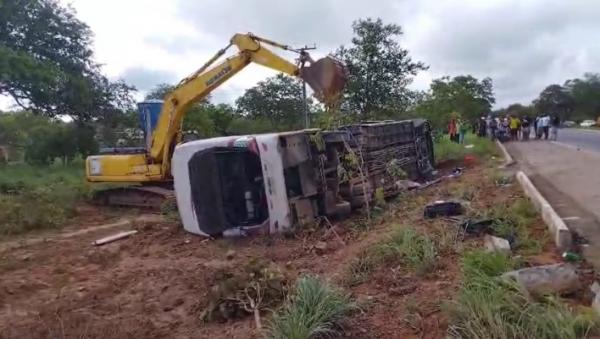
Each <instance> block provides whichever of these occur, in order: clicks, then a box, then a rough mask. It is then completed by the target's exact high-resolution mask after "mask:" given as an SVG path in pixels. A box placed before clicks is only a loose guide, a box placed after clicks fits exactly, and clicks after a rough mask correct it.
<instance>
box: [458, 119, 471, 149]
mask: <svg viewBox="0 0 600 339" xmlns="http://www.w3.org/2000/svg"><path fill="white" fill-rule="evenodd" d="M468 131H469V124H467V122H466V121H465V120H462V119H461V120H460V122H459V125H458V143H459V144H464V143H465V136H466V135H467V132H468Z"/></svg>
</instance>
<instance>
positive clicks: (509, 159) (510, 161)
mask: <svg viewBox="0 0 600 339" xmlns="http://www.w3.org/2000/svg"><path fill="white" fill-rule="evenodd" d="M496 145H498V148H500V151H502V156H503V157H504V165H503V166H504V167H507V166H510V165H512V164H514V163H515V161H514V160H513V157H512V156H511V155H510V154H509V153H508V151H507V150H506V147H504V145H503V144H502V143H501V142H500V141H498V139H496Z"/></svg>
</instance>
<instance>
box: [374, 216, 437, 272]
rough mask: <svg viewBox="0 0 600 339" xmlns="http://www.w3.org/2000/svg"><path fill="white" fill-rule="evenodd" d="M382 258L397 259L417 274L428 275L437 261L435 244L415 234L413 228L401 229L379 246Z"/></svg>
mask: <svg viewBox="0 0 600 339" xmlns="http://www.w3.org/2000/svg"><path fill="white" fill-rule="evenodd" d="M379 252H380V253H381V255H382V256H383V258H385V259H386V260H387V259H390V258H397V259H399V260H400V261H401V262H402V263H403V264H405V265H407V266H408V267H410V268H412V269H414V270H415V271H416V272H417V274H426V273H429V272H430V271H431V270H432V269H433V268H434V267H435V262H436V259H437V249H436V246H435V243H434V242H433V240H431V238H429V237H428V236H426V235H422V234H419V233H417V231H416V230H415V229H414V228H411V227H402V228H398V229H397V230H395V231H394V233H393V234H392V236H391V237H390V238H389V239H388V240H387V241H385V242H383V243H382V244H380V245H379Z"/></svg>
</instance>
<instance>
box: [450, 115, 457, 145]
mask: <svg viewBox="0 0 600 339" xmlns="http://www.w3.org/2000/svg"><path fill="white" fill-rule="evenodd" d="M457 128H458V126H457V122H456V119H455V118H451V119H450V122H449V123H448V135H450V141H452V142H458V129H457Z"/></svg>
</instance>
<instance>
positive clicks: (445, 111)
mask: <svg viewBox="0 0 600 339" xmlns="http://www.w3.org/2000/svg"><path fill="white" fill-rule="evenodd" d="M495 102H496V100H495V98H494V92H493V85H492V79H490V78H484V79H483V80H481V81H479V80H478V79H477V78H475V77H473V76H471V75H460V76H456V77H454V78H450V77H448V76H446V77H442V78H440V79H435V80H433V82H432V83H431V85H430V89H429V92H428V93H427V96H426V97H425V99H424V100H423V101H422V102H421V103H420V104H418V105H417V108H416V111H417V113H418V114H417V115H419V116H423V117H426V118H428V119H429V120H431V121H432V122H433V124H434V125H435V126H437V127H442V126H444V125H445V123H446V122H447V121H448V120H449V119H450V114H451V113H453V112H456V113H458V114H459V115H460V116H461V117H462V118H463V119H466V120H469V121H475V120H477V119H478V118H479V117H480V116H482V115H484V114H487V113H488V112H490V110H491V108H492V105H493V104H494V103H495Z"/></svg>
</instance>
